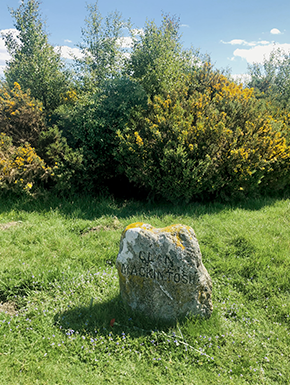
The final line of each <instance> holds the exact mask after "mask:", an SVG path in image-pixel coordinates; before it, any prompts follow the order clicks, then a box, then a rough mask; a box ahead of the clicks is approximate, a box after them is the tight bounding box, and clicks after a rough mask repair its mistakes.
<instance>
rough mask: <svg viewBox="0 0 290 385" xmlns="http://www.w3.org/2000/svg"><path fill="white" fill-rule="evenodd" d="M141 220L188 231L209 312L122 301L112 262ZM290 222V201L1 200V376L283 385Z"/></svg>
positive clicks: (20, 380) (289, 313)
mask: <svg viewBox="0 0 290 385" xmlns="http://www.w3.org/2000/svg"><path fill="white" fill-rule="evenodd" d="M137 221H143V222H145V223H150V224H151V225H153V226H155V227H165V226H168V225H171V224H174V223H182V224H185V225H189V226H191V227H192V228H193V229H194V230H195V232H196V235H197V239H198V241H199V244H200V248H201V252H202V255H203V263H204V265H205V267H206V268H207V270H208V272H209V274H210V275H211V277H212V280H213V305H214V311H213V315H212V317H211V318H210V319H208V320H201V319H194V318H192V319H186V320H184V321H183V322H180V324H177V325H176V326H174V327H171V328H168V327H165V326H162V325H154V324H150V322H149V321H147V320H146V319H143V318H142V317H140V316H138V315H136V314H134V313H132V312H130V310H128V309H127V308H126V307H125V305H124V304H123V303H122V301H121V299H120V296H119V286H118V277H117V272H116V269H115V260H116V257H117V254H118V249H119V241H120V236H121V233H122V230H123V228H124V227H125V226H126V225H128V224H130V223H133V222H137ZM289 224H290V200H287V199H274V198H271V199H270V198H269V199H264V200H263V199H259V200H251V201H247V202H245V203H240V204H237V205H222V204H218V203H216V204H207V205H201V204H194V203H193V204H188V205H179V206H172V205H169V204H167V205H166V204H145V203H140V202H134V201H122V202H117V201H114V200H113V199H102V198H98V199H92V198H89V197H87V198H86V197H84V198H75V199H74V200H72V199H70V200H64V199H57V198H55V197H51V196H47V197H43V198H39V199H38V200H33V199H31V198H22V199H19V198H18V199H16V198H9V197H6V198H4V197H1V198H0V247H1V248H0V303H1V305H0V383H1V384H29V385H30V384H61V385H62V384H107V383H117V384H203V385H204V384H288V383H290V294H289V293H290V226H289ZM112 319H115V324H114V325H113V327H112V326H110V321H111V320H112Z"/></svg>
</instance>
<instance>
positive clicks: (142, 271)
mask: <svg viewBox="0 0 290 385" xmlns="http://www.w3.org/2000/svg"><path fill="white" fill-rule="evenodd" d="M121 273H122V274H124V275H125V276H130V275H138V276H139V277H143V278H152V279H156V280H159V281H168V282H170V281H171V282H175V283H179V282H181V283H183V284H191V283H193V282H194V281H195V277H194V275H191V274H190V275H188V274H185V273H183V272H182V273H180V272H176V271H173V270H172V269H171V268H165V269H164V270H163V271H160V270H157V269H153V268H152V267H150V266H137V267H136V266H135V265H132V266H128V265H125V264H122V265H121Z"/></svg>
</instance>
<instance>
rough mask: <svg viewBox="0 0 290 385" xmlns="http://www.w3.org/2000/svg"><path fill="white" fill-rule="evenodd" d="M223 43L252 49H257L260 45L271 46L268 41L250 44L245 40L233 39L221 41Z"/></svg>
mask: <svg viewBox="0 0 290 385" xmlns="http://www.w3.org/2000/svg"><path fill="white" fill-rule="evenodd" d="M221 43H223V44H231V45H246V46H250V47H255V46H256V45H258V44H269V42H268V41H266V40H262V41H250V42H248V41H246V40H243V39H233V40H231V41H223V40H221Z"/></svg>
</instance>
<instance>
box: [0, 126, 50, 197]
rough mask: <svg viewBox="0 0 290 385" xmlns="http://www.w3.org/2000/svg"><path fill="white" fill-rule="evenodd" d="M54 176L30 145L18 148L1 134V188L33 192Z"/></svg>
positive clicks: (19, 191) (7, 137)
mask: <svg viewBox="0 0 290 385" xmlns="http://www.w3.org/2000/svg"><path fill="white" fill-rule="evenodd" d="M51 175H53V170H52V168H50V167H46V166H45V163H44V161H43V160H42V159H41V158H40V157H39V156H38V155H37V154H36V153H35V150H34V148H32V147H31V146H30V145H29V144H28V143H25V145H24V146H19V147H16V146H14V145H13V143H12V139H11V138H10V137H9V136H7V135H6V134H4V133H1V134H0V188H1V189H4V190H9V191H12V192H15V193H21V192H27V193H30V192H31V191H33V187H35V186H37V185H39V182H41V181H44V180H46V179H47V178H48V177H49V176H51Z"/></svg>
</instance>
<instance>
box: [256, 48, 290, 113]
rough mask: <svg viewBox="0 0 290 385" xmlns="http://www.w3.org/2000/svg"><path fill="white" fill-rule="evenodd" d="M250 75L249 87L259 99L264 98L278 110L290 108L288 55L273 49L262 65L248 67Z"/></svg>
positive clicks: (289, 63)
mask: <svg viewBox="0 0 290 385" xmlns="http://www.w3.org/2000/svg"><path fill="white" fill-rule="evenodd" d="M248 72H249V74H250V75H251V80H250V82H249V84H248V85H249V87H254V88H255V90H257V92H258V94H259V97H261V98H265V99H267V100H269V101H271V102H272V103H274V104H275V105H276V107H279V108H282V109H283V108H287V109H288V110H289V108H290V55H289V54H288V53H285V52H283V51H282V50H281V49H274V50H273V51H272V52H271V55H270V57H269V59H264V61H263V63H262V64H259V63H254V64H252V65H250V66H249V67H248Z"/></svg>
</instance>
